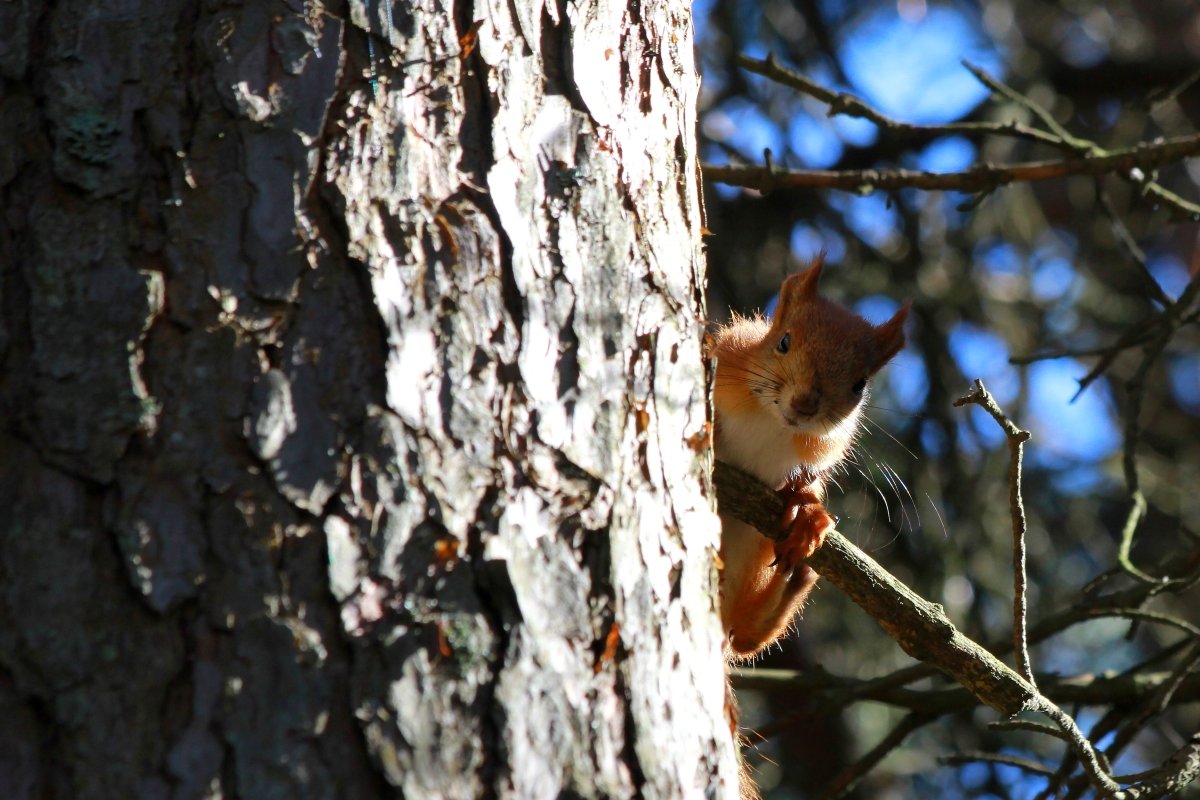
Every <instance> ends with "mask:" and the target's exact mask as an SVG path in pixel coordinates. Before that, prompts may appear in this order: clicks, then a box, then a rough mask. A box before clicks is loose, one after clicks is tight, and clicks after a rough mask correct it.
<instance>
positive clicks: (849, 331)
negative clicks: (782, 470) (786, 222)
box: [757, 253, 909, 438]
mask: <svg viewBox="0 0 1200 800" xmlns="http://www.w3.org/2000/svg"><path fill="white" fill-rule="evenodd" d="M823 262H824V254H823V253H822V254H821V255H820V256H818V257H817V259H816V260H814V261H813V263H812V264H811V265H810V266H809V268H808V269H806V270H805V271H803V272H800V273H797V274H795V275H792V276H791V277H789V278H787V279H786V280H785V281H784V282H783V286H782V287H781V289H780V291H779V303H778V305H777V307H776V309H775V317H774V319H773V320H772V321H771V326H770V329H769V331H768V332H767V335H766V337H765V338H764V339H763V341H762V343H761V345H760V351H759V353H758V354H757V355H758V357H759V358H760V359H762V361H763V362H764V366H768V371H769V372H770V373H772V374H774V375H776V376H778V378H779V392H778V394H777V396H776V397H774V398H772V399H773V400H774V403H773V407H774V409H775V411H776V413H778V414H779V416H780V418H781V420H782V421H783V423H784V424H785V425H787V426H788V427H790V428H792V429H793V430H794V431H796V432H797V433H802V434H807V435H809V436H814V437H818V438H826V437H832V438H843V436H844V437H845V438H849V437H851V436H853V434H854V430H855V428H856V426H857V420H858V416H859V414H860V413H861V411H862V405H863V401H864V400H865V399H866V397H867V393H868V384H869V383H870V380H871V378H872V377H873V376H874V375H875V373H877V372H878V371H879V370H880V369H881V368H882V367H883V365H884V364H886V363H887V362H888V361H889V360H890V359H891V358H892V356H894V355H896V353H898V352H899V351H900V349H901V348H902V347H904V321H905V319H906V318H907V317H908V310H909V304H908V303H905V304H904V305H903V306H902V307H901V308H900V310H899V311H897V312H896V313H895V315H893V316H892V318H891V319H889V320H888V321H887V322H885V323H883V324H882V325H872V324H871V323H870V322H868V321H867V320H865V319H863V318H862V317H860V316H859V315H858V314H855V313H854V312H853V311H851V310H850V309H848V308H846V307H844V306H842V305H839V304H838V303H835V302H833V301H832V300H829V299H827V298H825V297H822V296H821V295H820V294H819V293H818V292H817V283H818V281H819V279H820V277H821V269H822V266H823ZM839 434H840V435H839Z"/></svg>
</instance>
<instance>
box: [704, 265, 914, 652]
mask: <svg viewBox="0 0 1200 800" xmlns="http://www.w3.org/2000/svg"><path fill="white" fill-rule="evenodd" d="M821 267H822V259H821V258H817V259H816V261H814V262H813V264H812V265H811V266H810V267H809V268H808V269H807V270H805V271H804V272H801V273H799V274H796V275H792V276H791V277H789V278H787V279H786V280H785V281H784V282H783V286H782V287H781V289H780V292H779V304H778V307H777V308H776V310H775V316H774V319H772V320H767V319H765V318H763V317H762V316H755V317H751V318H745V317H736V316H735V317H734V319H733V321H732V322H730V323H729V325H727V326H725V327H724V328H722V329H720V330H719V331H717V332H716V334H715V337H714V339H715V341H714V343H713V345H712V348H711V351H710V353H711V355H712V357H713V358H715V359H716V362H717V377H716V387H715V389H714V392H713V401H714V403H715V406H716V439H715V445H716V452H717V458H718V459H720V460H722V461H727V462H729V463H731V464H733V465H734V466H736V467H739V468H741V469H742V470H744V471H746V472H749V473H750V474H752V475H754V476H755V477H757V478H758V479H759V480H761V481H763V482H764V483H766V484H767V485H769V486H772V487H775V488H776V489H778V490H780V491H781V493H782V495H783V496H784V500H785V511H784V515H783V519H782V520H781V526H782V529H783V531H784V532H785V533H786V535H785V537H784V538H782V539H781V540H780V541H778V542H773V541H771V540H770V539H768V538H766V537H765V536H763V535H762V534H760V533H759V532H758V531H756V530H755V529H754V528H752V527H750V526H749V525H747V524H745V523H744V522H741V521H740V520H737V519H735V518H733V517H731V516H728V515H725V514H722V515H721V525H722V534H721V559H722V561H724V564H725V567H724V570H723V571H722V573H721V622H722V624H723V625H724V628H725V635H726V640H727V643H728V645H727V646H728V649H729V654H730V657H731V658H739V659H740V658H749V657H751V656H753V655H755V654H756V653H758V652H759V651H760V650H762V649H763V648H764V647H766V646H767V645H769V644H771V643H772V642H774V641H775V640H776V639H778V638H779V637H780V636H781V635H782V634H783V633H784V631H786V630H787V627H788V625H789V624H790V623H791V621H792V618H793V617H794V616H795V615H796V613H797V612H798V611H799V610H800V608H801V606H802V605H803V604H804V600H805V598H806V597H807V596H808V594H809V592H811V591H812V589H813V586H814V585H815V584H816V582H817V575H816V573H815V572H813V571H812V569H811V568H809V567H808V565H806V564H804V563H803V561H804V559H806V558H807V557H808V556H810V555H812V553H813V552H814V551H815V550H816V549H817V548H818V547H820V546H821V543H822V542H823V541H824V537H825V532H826V531H828V530H830V529H831V528H833V524H834V520H833V518H832V517H831V516H830V515H829V514H828V512H826V510H825V506H824V504H823V502H822V498H823V496H824V490H825V485H824V479H825V475H826V474H828V472H829V470H830V469H832V468H833V467H835V466H837V464H839V463H840V462H841V461H842V460H843V459H844V458H845V457H846V456H847V454H848V453H849V452H850V448H851V445H852V444H853V443H854V438H855V435H856V434H857V432H858V429H859V419H860V416H861V414H862V408H863V404H864V403H865V401H866V397H867V384H868V382H869V381H870V379H871V377H872V376H874V375H875V373H876V372H878V371H879V370H880V369H881V368H882V367H883V366H884V364H886V363H887V362H888V361H889V360H890V359H891V358H892V356H894V355H895V354H896V353H897V352H899V351H900V348H902V347H903V346H904V320H905V318H906V317H907V316H908V308H909V307H908V305H905V306H904V307H902V308H901V309H900V310H899V311H897V312H896V314H895V316H893V317H892V318H891V319H890V320H888V321H887V322H885V323H883V324H882V325H872V324H871V323H869V322H867V321H866V320H865V319H863V318H862V317H860V316H858V315H857V314H855V313H854V312H853V311H850V310H849V309H847V308H845V307H843V306H841V305H838V304H837V303H835V302H833V301H831V300H828V299H826V298H824V297H822V296H821V295H819V294H818V293H817V282H818V280H819V278H820V276H821Z"/></svg>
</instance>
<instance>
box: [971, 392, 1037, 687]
mask: <svg viewBox="0 0 1200 800" xmlns="http://www.w3.org/2000/svg"><path fill="white" fill-rule="evenodd" d="M968 404H972V405H977V406H979V407H980V408H982V409H983V410H984V411H986V412H987V413H988V414H990V415H991V417H992V419H994V420H996V423H997V424H998V425H999V426H1000V429H1001V430H1003V431H1004V436H1005V437H1006V438H1007V439H1008V455H1009V468H1008V506H1009V512H1010V514H1011V516H1012V540H1013V544H1012V562H1013V652H1014V653H1015V654H1016V659H1017V672H1018V673H1020V674H1021V676H1022V677H1023V678H1025V680H1027V681H1029V682H1030V683H1031V684H1033V686H1034V688H1037V684H1035V683H1034V680H1033V666H1032V665H1031V664H1030V662H1029V644H1028V636H1027V635H1026V618H1027V616H1028V611H1029V604H1028V600H1027V598H1026V588H1027V586H1028V577H1027V575H1026V572H1025V529H1026V520H1025V501H1024V500H1023V499H1022V497H1021V463H1022V461H1023V460H1024V453H1025V442H1027V441H1029V438H1030V436H1031V434H1030V433H1029V431H1025V430H1021V429H1020V428H1018V427H1017V426H1016V424H1015V423H1014V422H1013V421H1012V420H1011V419H1009V418H1008V416H1007V415H1005V413H1004V411H1003V409H1001V408H1000V405H999V404H998V403H997V402H996V400H995V398H993V397H992V395H991V393H990V392H988V390H987V389H986V388H984V385H983V381H981V380H979V379H976V380H975V386H974V388H973V389H972V391H971V392H970V394H966V395H963V396H962V397H960V398H958V399H957V400H955V401H954V406H955V408H959V407H961V406H965V405H968Z"/></svg>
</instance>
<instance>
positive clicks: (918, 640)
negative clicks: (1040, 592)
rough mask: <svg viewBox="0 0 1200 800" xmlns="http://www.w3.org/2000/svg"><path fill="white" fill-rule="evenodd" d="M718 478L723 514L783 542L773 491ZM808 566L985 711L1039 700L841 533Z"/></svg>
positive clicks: (742, 476)
mask: <svg viewBox="0 0 1200 800" xmlns="http://www.w3.org/2000/svg"><path fill="white" fill-rule="evenodd" d="M713 477H714V479H715V483H716V488H717V502H718V503H719V504H720V506H721V510H722V511H723V512H725V513H729V514H732V515H733V516H735V517H737V518H738V519H740V520H742V521H743V522H745V523H747V524H749V525H751V526H753V527H755V528H757V529H758V530H759V531H760V532H762V533H763V535H765V536H767V537H768V538H771V539H777V538H778V536H779V533H778V529H779V524H778V522H779V519H780V518H781V517H782V515H783V501H782V500H781V499H780V497H779V496H778V495H777V494H776V493H775V492H774V491H773V490H771V489H770V488H768V487H767V486H766V485H764V484H763V483H761V482H760V481H758V480H757V479H756V478H754V477H753V476H751V475H748V474H746V473H745V472H742V471H741V470H739V469H737V468H736V467H734V466H732V465H729V464H725V463H723V462H720V461H718V462H717V464H716V468H715V470H714V474H713ZM808 564H809V565H810V566H811V567H812V568H813V569H815V570H816V571H817V572H818V573H820V574H821V575H822V576H823V577H824V578H826V579H827V580H829V581H830V582H831V583H833V584H834V585H835V586H837V587H838V588H839V589H841V590H842V591H843V592H845V593H846V594H847V596H849V597H850V599H851V600H853V601H854V602H855V603H856V604H857V605H859V606H860V607H861V608H863V609H864V610H865V611H866V612H867V613H868V614H870V615H871V616H872V617H873V618H874V619H875V621H876V622H878V623H879V625H880V626H881V627H882V628H883V629H884V630H885V631H887V633H888V635H890V636H891V637H892V638H893V639H895V640H896V642H897V643H899V645H900V647H901V648H902V649H903V650H904V651H905V652H906V653H908V654H909V655H911V656H912V657H913V658H917V659H919V660H922V661H928V662H930V663H932V664H933V665H934V666H936V667H937V668H938V669H940V670H942V671H943V672H945V673H946V674H947V675H949V676H950V677H952V678H954V680H956V681H958V682H959V683H960V684H962V685H963V686H965V687H966V688H967V689H968V690H969V691H970V692H971V693H972V694H974V695H975V696H976V697H977V698H978V699H979V700H980V702H982V703H984V704H985V705H988V706H990V707H992V708H994V709H996V710H997V711H999V712H1000V713H1002V714H1004V715H1005V716H1012V715H1014V714H1016V713H1017V712H1018V711H1020V710H1022V709H1023V708H1026V707H1027V706H1028V705H1029V703H1031V702H1032V701H1033V699H1034V698H1035V696H1036V695H1037V691H1036V690H1035V689H1034V687H1032V686H1030V685H1029V683H1028V682H1027V681H1026V680H1025V679H1024V678H1022V677H1021V676H1020V675H1018V674H1017V673H1016V672H1014V671H1013V670H1011V669H1010V668H1009V667H1008V666H1006V665H1005V664H1004V663H1003V662H1001V661H1000V660H999V659H997V658H996V657H995V656H993V655H992V654H991V653H988V652H987V651H986V650H984V649H983V648H982V647H980V646H979V645H978V644H977V643H975V642H974V641H972V640H971V639H969V638H967V637H966V636H964V635H963V634H962V633H961V632H960V631H959V630H958V629H957V628H955V627H954V623H952V622H951V621H950V620H949V618H947V617H946V614H945V611H944V610H943V609H942V607H941V606H939V605H935V604H933V603H930V602H929V601H927V600H925V599H923V598H921V597H920V596H918V595H917V594H916V592H914V591H913V590H912V589H909V588H908V587H907V586H905V585H904V584H903V583H901V582H900V581H898V580H896V578H895V577H893V576H892V575H891V574H890V573H888V572H887V571H886V570H884V569H883V568H882V567H880V566H879V564H877V563H876V562H875V560H874V559H872V558H871V557H870V556H868V555H867V554H866V553H864V552H863V551H862V550H859V549H858V548H857V547H855V546H854V545H853V544H852V543H850V541H848V540H847V539H846V538H845V537H843V536H842V535H841V534H839V533H838V532H837V531H829V532H828V534H827V535H826V537H825V544H824V545H822V546H821V547H820V548H819V549H818V550H817V551H816V552H815V553H813V555H812V556H811V557H810V558H809V559H808Z"/></svg>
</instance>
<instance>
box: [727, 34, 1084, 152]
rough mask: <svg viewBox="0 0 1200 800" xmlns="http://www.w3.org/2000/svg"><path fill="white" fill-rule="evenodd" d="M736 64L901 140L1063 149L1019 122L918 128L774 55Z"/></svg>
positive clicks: (1051, 137) (1049, 136)
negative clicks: (966, 137)
mask: <svg viewBox="0 0 1200 800" xmlns="http://www.w3.org/2000/svg"><path fill="white" fill-rule="evenodd" d="M736 63H737V65H738V66H739V67H741V68H742V69H744V70H746V71H748V72H753V73H756V74H758V75H762V76H763V77H765V78H769V79H770V80H772V81H774V82H775V83H778V84H781V85H783V86H787V87H789V88H791V89H795V90H796V91H798V92H800V93H802V94H806V95H808V96H809V97H812V98H814V99H816V100H819V101H821V102H822V103H825V104H826V105H827V106H829V116H831V117H832V116H835V115H838V114H841V115H843V116H847V117H853V118H855V119H865V120H867V121H868V122H871V123H874V124H875V125H878V126H879V127H880V128H882V129H883V130H884V131H886V132H887V133H889V134H892V135H894V136H896V137H899V138H913V139H922V140H924V139H934V138H937V137H939V136H946V135H949V134H993V135H997V136H1010V137H1014V138H1018V139H1027V140H1029V141H1033V142H1040V143H1042V144H1048V145H1052V146H1061V144H1062V142H1061V141H1059V139H1058V138H1057V137H1056V136H1054V135H1052V134H1048V133H1046V132H1045V131H1041V130H1038V129H1037V128H1031V127H1029V126H1028V125H1022V124H1020V123H1017V122H1001V123H996V122H950V123H945V124H942V125H918V124H914V123H911V122H904V121H903V120H898V119H895V118H894V117H889V116H888V115H886V114H884V113H883V112H882V111H879V110H878V109H876V108H874V107H872V106H870V105H868V104H867V103H866V102H864V101H863V100H862V99H861V98H859V97H856V96H854V95H852V94H848V93H846V92H835V91H833V90H831V89H826V88H825V87H824V86H821V85H820V84H818V83H814V82H813V81H811V80H809V79H808V78H806V77H804V76H803V75H801V74H800V73H799V72H796V71H795V70H792V69H788V68H787V67H784V66H780V65H779V63H778V62H776V61H775V56H774V54H768V55H767V58H766V60H765V61H762V60H759V59H757V58H751V57H750V56H747V55H739V56H737V58H736Z"/></svg>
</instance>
